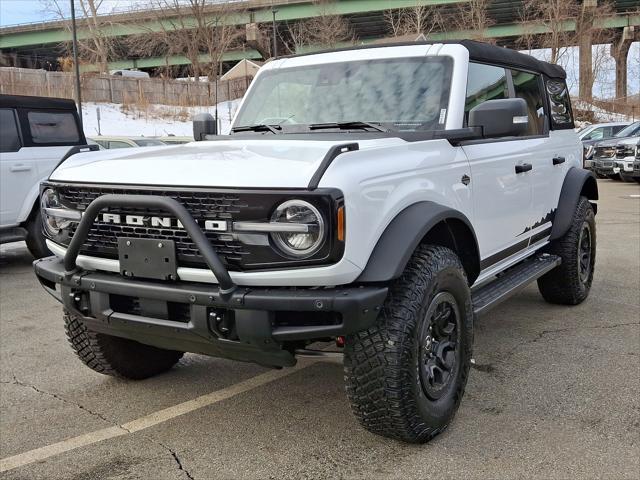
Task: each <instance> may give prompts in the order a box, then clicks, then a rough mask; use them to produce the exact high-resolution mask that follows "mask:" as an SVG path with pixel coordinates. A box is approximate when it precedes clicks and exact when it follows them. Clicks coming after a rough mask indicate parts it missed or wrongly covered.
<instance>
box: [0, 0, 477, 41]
mask: <svg viewBox="0 0 640 480" xmlns="http://www.w3.org/2000/svg"><path fill="white" fill-rule="evenodd" d="M466 1H468V0H393V3H392V4H390V3H389V1H388V0H341V1H340V2H336V3H334V4H331V5H330V7H329V8H330V12H331V13H335V14H338V15H349V14H355V13H366V12H379V11H383V10H389V9H390V8H393V9H399V8H407V7H414V6H416V4H418V5H445V4H453V3H462V2H466ZM254 3H255V4H257V5H261V6H260V7H259V8H257V9H255V10H252V11H247V12H241V13H238V14H235V15H231V16H229V17H228V23H230V24H233V25H245V24H247V23H252V22H258V23H265V22H271V21H272V19H273V14H272V13H271V7H272V3H271V2H265V1H257V2H254ZM249 4H250V5H251V3H249ZM274 5H275V6H276V7H277V9H278V14H277V21H278V22H282V21H287V20H300V19H305V18H311V17H315V16H319V15H321V14H322V13H323V9H324V8H325V7H323V6H322V5H319V4H317V3H313V2H311V1H310V0H300V1H296V0H286V1H282V0H281V1H276V2H274ZM135 15H136V14H135V13H133V14H131V16H135ZM209 18H210V20H211V21H213V20H215V18H216V15H215V13H213V12H212V13H211V14H210V16H209ZM185 24H186V25H189V22H185ZM194 24H195V23H194ZM163 26H164V28H166V29H171V25H170V22H168V21H164V20H157V19H152V20H149V19H148V20H141V21H139V22H135V23H134V22H133V21H130V23H126V22H122V23H119V22H113V23H110V24H109V25H105V26H103V27H101V29H102V31H103V32H104V33H105V34H106V35H107V36H114V37H116V36H126V35H135V34H144V33H150V32H159V31H163ZM15 28H16V27H13V28H8V29H6V30H7V32H6V33H3V32H2V29H0V48H16V47H28V46H33V45H46V44H54V43H63V42H69V41H71V33H70V32H69V30H68V29H67V28H65V26H64V24H62V22H52V26H51V27H50V28H47V25H46V24H45V25H44V26H40V25H38V26H34V29H33V30H27V31H24V30H23V31H11V30H14V29H15ZM25 28H26V27H25ZM87 36H88V35H87V30H86V29H84V28H79V29H78V38H80V39H83V38H87Z"/></svg>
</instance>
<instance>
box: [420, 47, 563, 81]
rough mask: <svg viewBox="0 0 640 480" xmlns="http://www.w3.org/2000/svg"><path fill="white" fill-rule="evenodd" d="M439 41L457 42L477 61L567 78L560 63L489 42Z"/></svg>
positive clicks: (470, 57)
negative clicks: (543, 59)
mask: <svg viewBox="0 0 640 480" xmlns="http://www.w3.org/2000/svg"><path fill="white" fill-rule="evenodd" d="M431 43H436V42H431ZM440 43H459V44H460V45H462V46H464V47H465V48H466V49H467V50H469V59H471V60H475V61H478V62H483V63H499V64H500V65H504V66H508V67H511V66H512V67H519V68H524V69H526V70H533V71H534V72H540V73H543V74H545V75H546V76H547V77H551V78H562V79H565V78H567V73H566V72H565V71H564V68H562V67H561V66H560V65H555V64H553V63H549V62H544V61H542V60H538V59H537V58H534V57H532V56H531V55H525V54H524V53H520V52H518V51H516V50H511V49H510V48H504V47H497V46H495V45H491V44H489V43H483V42H476V41H473V40H460V41H457V42H440Z"/></svg>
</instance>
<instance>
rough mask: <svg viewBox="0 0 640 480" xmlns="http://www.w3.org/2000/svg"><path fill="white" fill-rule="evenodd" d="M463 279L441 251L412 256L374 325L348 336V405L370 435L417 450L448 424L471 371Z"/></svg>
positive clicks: (430, 248)
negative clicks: (419, 445) (418, 444)
mask: <svg viewBox="0 0 640 480" xmlns="http://www.w3.org/2000/svg"><path fill="white" fill-rule="evenodd" d="M472 344H473V309H472V306H471V294H470V291H469V285H468V282H467V277H466V275H465V272H464V269H463V268H462V264H461V263H460V260H459V259H458V257H457V256H456V254H455V253H454V252H452V251H451V250H449V249H448V248H444V247H440V246H434V245H422V246H420V247H418V248H417V250H416V251H415V253H414V254H413V256H412V257H411V260H409V263H408V264H407V267H406V269H405V271H404V273H403V274H402V276H401V277H400V278H399V279H398V280H397V281H395V282H394V284H393V285H392V286H391V288H390V291H389V296H388V297H387V300H386V301H385V304H384V306H383V309H382V311H381V313H380V315H379V317H378V319H377V321H376V324H375V325H374V326H372V327H371V328H369V329H368V330H363V331H360V332H358V333H355V334H352V335H349V336H347V338H346V344H345V352H344V353H345V356H344V374H345V383H346V391H347V397H348V398H349V401H350V402H351V408H352V410H353V413H354V414H355V416H356V418H357V419H358V421H359V422H360V424H361V425H362V426H363V427H364V428H366V429H367V430H369V431H370V432H372V433H375V434H378V435H383V436H386V437H391V438H395V439H398V440H403V441H405V442H412V443H422V442H427V441H429V440H431V439H432V438H433V437H435V436H436V435H437V434H438V433H440V432H442V431H443V430H444V429H445V428H447V426H448V425H449V423H450V422H451V420H452V419H453V417H454V415H455V413H456V411H457V409H458V406H459V405H460V400H461V399H462V395H463V393H464V389H465V386H466V383H467V377H468V375H469V367H470V365H471V353H472Z"/></svg>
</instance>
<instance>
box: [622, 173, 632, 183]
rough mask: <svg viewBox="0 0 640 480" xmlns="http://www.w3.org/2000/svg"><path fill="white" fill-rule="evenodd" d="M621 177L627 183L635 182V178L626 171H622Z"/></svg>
mask: <svg viewBox="0 0 640 480" xmlns="http://www.w3.org/2000/svg"><path fill="white" fill-rule="evenodd" d="M620 179H621V180H622V181H623V182H625V183H633V180H634V178H633V177H632V176H631V175H627V174H626V173H620Z"/></svg>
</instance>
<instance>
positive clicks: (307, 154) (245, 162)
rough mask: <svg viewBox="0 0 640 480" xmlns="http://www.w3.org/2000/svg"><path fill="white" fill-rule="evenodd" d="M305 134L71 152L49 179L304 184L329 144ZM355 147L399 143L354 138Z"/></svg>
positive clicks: (331, 143)
mask: <svg viewBox="0 0 640 480" xmlns="http://www.w3.org/2000/svg"><path fill="white" fill-rule="evenodd" d="M353 142H354V140H349V139H348V138H345V139H344V140H342V141H310V140H290V139H286V140H284V139H283V140H279V139H271V140H248V139H240V138H238V139H233V140H218V141H207V142H193V143H188V144H186V145H179V146H175V147H169V146H167V147H145V148H128V149H117V150H111V151H109V150H107V151H101V152H89V153H81V154H77V155H73V156H72V157H70V158H69V159H68V160H66V161H65V162H64V163H63V164H62V165H60V166H59V167H58V168H57V169H56V170H55V171H54V172H53V173H52V174H51V177H50V179H51V180H55V181H63V182H77V183H85V182H86V183H115V184H125V185H127V184H129V185H176V186H194V187H195V186H211V187H252V188H278V187H281V188H304V187H306V186H307V185H308V184H309V181H310V179H311V177H312V176H313V174H314V173H315V172H316V170H317V169H318V166H319V165H320V163H321V162H322V159H323V158H324V156H325V155H326V153H327V152H328V151H329V149H330V148H331V147H332V146H334V145H341V144H345V143H353ZM357 142H358V143H359V144H360V148H361V149H362V148H367V147H369V148H371V147H376V146H383V145H389V144H398V143H405V142H404V141H403V140H401V139H399V138H385V139H375V140H358V141H357Z"/></svg>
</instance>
